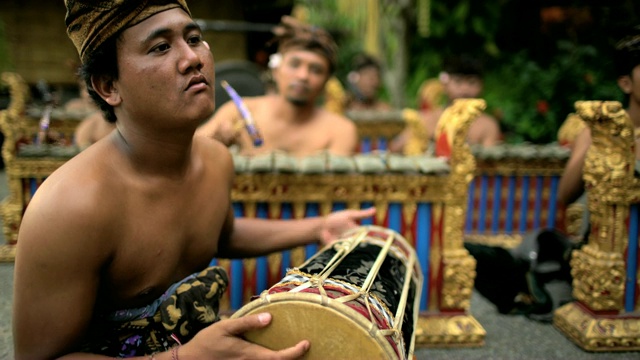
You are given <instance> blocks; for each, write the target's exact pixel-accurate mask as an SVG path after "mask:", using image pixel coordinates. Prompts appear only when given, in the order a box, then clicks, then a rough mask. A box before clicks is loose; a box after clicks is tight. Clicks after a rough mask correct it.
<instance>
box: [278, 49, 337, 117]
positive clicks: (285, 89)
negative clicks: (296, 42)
mask: <svg viewBox="0 0 640 360" xmlns="http://www.w3.org/2000/svg"><path fill="white" fill-rule="evenodd" d="M273 76H274V80H275V81H276V85H277V87H278V93H280V94H282V95H283V96H284V97H285V98H286V99H287V100H288V101H289V102H291V103H292V104H294V105H300V106H303V105H309V104H314V103H315V101H316V98H317V97H318V96H319V95H320V94H321V93H322V91H323V89H324V85H325V83H326V82H327V80H328V79H329V60H328V59H327V58H325V57H324V56H322V55H320V54H318V53H316V52H314V51H309V50H302V49H290V50H287V51H286V52H285V53H284V54H283V55H282V62H281V63H280V65H279V66H278V67H277V68H276V69H274V72H273Z"/></svg>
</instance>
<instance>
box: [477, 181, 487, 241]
mask: <svg viewBox="0 0 640 360" xmlns="http://www.w3.org/2000/svg"><path fill="white" fill-rule="evenodd" d="M488 192H489V177H488V176H482V178H481V179H480V205H478V207H479V209H478V210H479V211H480V216H479V218H478V232H480V233H484V231H485V220H486V217H487V197H489V194H488Z"/></svg>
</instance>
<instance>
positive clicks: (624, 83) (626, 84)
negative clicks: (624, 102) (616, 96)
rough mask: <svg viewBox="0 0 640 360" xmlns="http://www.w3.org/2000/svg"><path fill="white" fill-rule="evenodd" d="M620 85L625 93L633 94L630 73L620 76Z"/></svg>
mask: <svg viewBox="0 0 640 360" xmlns="http://www.w3.org/2000/svg"><path fill="white" fill-rule="evenodd" d="M618 87H620V89H621V90H622V92H624V93H625V94H627V95H628V94H631V90H632V88H633V84H632V83H631V77H630V76H629V75H624V76H620V77H618Z"/></svg>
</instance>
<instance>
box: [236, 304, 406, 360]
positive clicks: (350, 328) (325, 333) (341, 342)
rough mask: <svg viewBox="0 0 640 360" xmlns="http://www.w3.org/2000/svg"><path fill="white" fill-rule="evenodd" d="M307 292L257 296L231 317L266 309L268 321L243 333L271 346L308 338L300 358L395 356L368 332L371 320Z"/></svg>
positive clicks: (384, 342)
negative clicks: (322, 302)
mask: <svg viewBox="0 0 640 360" xmlns="http://www.w3.org/2000/svg"><path fill="white" fill-rule="evenodd" d="M319 301H320V296H318V295H316V294H309V293H293V294H292V293H278V294H271V295H269V296H268V300H267V299H266V298H263V297H261V298H259V299H256V300H254V301H252V302H251V303H249V304H247V305H246V306H244V307H243V308H241V309H240V310H238V311H237V312H236V313H235V314H234V315H233V316H232V318H238V317H242V316H246V315H251V314H258V313H262V312H268V313H271V315H272V320H271V324H269V325H268V326H267V327H266V328H264V329H259V330H255V331H250V332H247V333H245V334H244V337H245V338H246V339H247V340H248V341H250V342H252V343H255V344H258V345H261V346H264V347H266V348H269V349H272V350H282V349H286V348H288V347H291V346H294V345H295V344H297V343H298V342H300V341H302V340H309V342H310V343H311V347H310V348H309V351H308V352H307V354H306V355H305V356H304V357H303V359H310V360H311V359H314V360H315V359H317V360H320V359H322V360H326V359H394V358H397V357H398V356H397V355H396V353H395V351H394V350H393V348H392V347H391V345H390V344H389V341H388V340H387V339H386V338H385V337H384V336H382V335H380V334H377V336H375V337H372V336H371V335H370V334H369V329H370V328H371V322H370V321H367V320H366V319H365V318H364V317H363V316H362V315H361V314H359V313H358V312H357V311H355V310H353V309H351V308H350V307H349V306H347V305H345V304H342V303H339V302H337V301H335V300H332V299H326V301H327V304H325V305H323V304H320V303H319Z"/></svg>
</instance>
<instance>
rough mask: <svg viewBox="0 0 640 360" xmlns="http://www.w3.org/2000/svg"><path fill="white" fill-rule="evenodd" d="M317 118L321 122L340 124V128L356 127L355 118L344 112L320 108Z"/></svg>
mask: <svg viewBox="0 0 640 360" xmlns="http://www.w3.org/2000/svg"><path fill="white" fill-rule="evenodd" d="M317 119H318V120H320V121H321V122H327V123H331V125H333V126H339V127H340V128H355V123H354V122H353V120H351V119H349V118H348V117H346V116H344V115H342V114H338V113H335V112H333V111H329V110H325V109H319V111H318V113H317Z"/></svg>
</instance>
